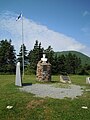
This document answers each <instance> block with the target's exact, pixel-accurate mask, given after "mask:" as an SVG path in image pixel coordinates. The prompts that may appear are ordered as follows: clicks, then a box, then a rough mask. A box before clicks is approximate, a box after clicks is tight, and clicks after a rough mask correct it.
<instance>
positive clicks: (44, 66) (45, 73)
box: [36, 54, 51, 81]
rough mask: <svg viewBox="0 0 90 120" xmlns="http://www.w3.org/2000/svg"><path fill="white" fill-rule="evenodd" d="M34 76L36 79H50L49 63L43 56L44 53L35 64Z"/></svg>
mask: <svg viewBox="0 0 90 120" xmlns="http://www.w3.org/2000/svg"><path fill="white" fill-rule="evenodd" d="M36 77H37V80H38V81H51V64H50V63H49V62H48V61H47V58H45V54H43V57H42V58H41V60H40V61H39V62H38V64H37V71H36Z"/></svg>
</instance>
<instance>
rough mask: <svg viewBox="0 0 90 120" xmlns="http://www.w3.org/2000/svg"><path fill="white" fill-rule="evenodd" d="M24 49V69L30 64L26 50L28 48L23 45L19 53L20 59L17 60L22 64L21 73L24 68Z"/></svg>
mask: <svg viewBox="0 0 90 120" xmlns="http://www.w3.org/2000/svg"><path fill="white" fill-rule="evenodd" d="M22 48H23V52H24V67H26V65H27V63H28V57H27V49H26V46H25V45H24V44H23V46H22V45H21V47H20V52H19V55H18V59H17V60H18V61H19V62H20V63H21V71H22V68H23V62H22V57H23V56H22Z"/></svg>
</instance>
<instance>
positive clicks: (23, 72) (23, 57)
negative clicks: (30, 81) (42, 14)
mask: <svg viewBox="0 0 90 120" xmlns="http://www.w3.org/2000/svg"><path fill="white" fill-rule="evenodd" d="M22 64H23V74H22V76H23V77H24V34H23V15H22Z"/></svg>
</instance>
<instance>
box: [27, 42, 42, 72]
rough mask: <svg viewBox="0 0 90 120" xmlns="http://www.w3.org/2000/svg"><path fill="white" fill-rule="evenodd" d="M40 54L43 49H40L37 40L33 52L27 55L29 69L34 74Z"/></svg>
mask: <svg viewBox="0 0 90 120" xmlns="http://www.w3.org/2000/svg"><path fill="white" fill-rule="evenodd" d="M42 54H43V48H42V47H41V43H38V40H36V42H35V45H34V48H33V50H31V51H30V52H29V55H28V59H29V63H30V68H31V69H32V71H33V72H34V73H35V72H36V68H37V63H38V61H39V60H40V59H41V57H42Z"/></svg>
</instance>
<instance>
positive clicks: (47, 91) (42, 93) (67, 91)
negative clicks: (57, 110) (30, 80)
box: [20, 84, 83, 99]
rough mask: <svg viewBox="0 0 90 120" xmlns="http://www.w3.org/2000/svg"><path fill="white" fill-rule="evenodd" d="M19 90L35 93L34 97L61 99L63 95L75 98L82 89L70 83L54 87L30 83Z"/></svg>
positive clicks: (80, 93)
mask: <svg viewBox="0 0 90 120" xmlns="http://www.w3.org/2000/svg"><path fill="white" fill-rule="evenodd" d="M20 91H26V92H29V93H33V94H35V96H36V97H51V98H58V99H63V98H64V97H68V98H72V99H73V98H75V97H77V96H81V95H82V94H83V90H82V89H81V87H80V86H78V85H70V87H68V88H60V87H59V88H56V87H55V86H54V85H49V84H32V85H30V86H23V87H22V88H20Z"/></svg>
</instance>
